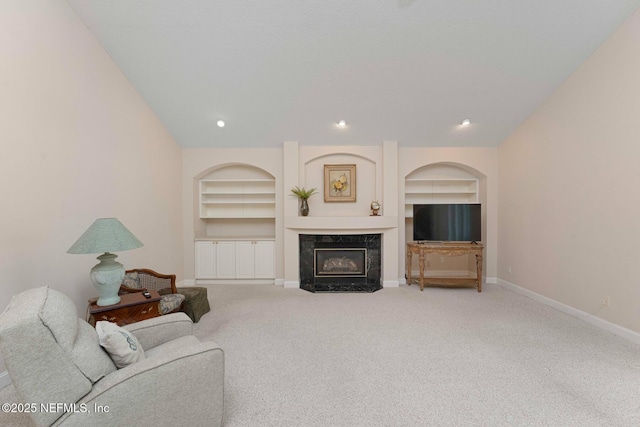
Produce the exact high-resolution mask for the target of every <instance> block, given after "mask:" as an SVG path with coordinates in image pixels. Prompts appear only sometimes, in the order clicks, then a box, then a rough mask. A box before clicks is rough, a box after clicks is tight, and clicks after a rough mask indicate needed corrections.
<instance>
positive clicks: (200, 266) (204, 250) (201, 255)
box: [196, 242, 216, 279]
mask: <svg viewBox="0 0 640 427" xmlns="http://www.w3.org/2000/svg"><path fill="white" fill-rule="evenodd" d="M214 243H215V242H196V279H214V278H215V277H216V246H215V245H214Z"/></svg>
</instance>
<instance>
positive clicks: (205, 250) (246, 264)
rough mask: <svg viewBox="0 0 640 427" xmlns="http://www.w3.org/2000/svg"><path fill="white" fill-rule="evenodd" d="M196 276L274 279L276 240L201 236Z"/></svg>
mask: <svg viewBox="0 0 640 427" xmlns="http://www.w3.org/2000/svg"><path fill="white" fill-rule="evenodd" d="M195 259H196V277H195V278H196V279H273V278H274V277H275V268H274V263H275V247H274V241H273V240H199V241H197V242H196V244H195Z"/></svg>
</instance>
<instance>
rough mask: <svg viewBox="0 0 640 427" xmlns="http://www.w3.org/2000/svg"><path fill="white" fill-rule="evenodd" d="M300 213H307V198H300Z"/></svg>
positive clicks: (305, 214) (304, 214)
mask: <svg viewBox="0 0 640 427" xmlns="http://www.w3.org/2000/svg"><path fill="white" fill-rule="evenodd" d="M300 215H302V216H307V215H309V203H308V202H307V199H300Z"/></svg>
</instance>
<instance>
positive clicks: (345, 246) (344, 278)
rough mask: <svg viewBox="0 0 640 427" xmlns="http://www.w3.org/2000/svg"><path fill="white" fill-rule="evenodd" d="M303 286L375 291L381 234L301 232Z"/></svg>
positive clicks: (378, 279)
mask: <svg viewBox="0 0 640 427" xmlns="http://www.w3.org/2000/svg"><path fill="white" fill-rule="evenodd" d="M299 238H300V287H301V288H302V289H304V290H307V291H309V292H375V291H377V290H379V289H382V285H381V267H380V266H381V259H382V257H381V240H382V238H381V235H380V234H355V235H353V234H349V235H316V234H300V236H299Z"/></svg>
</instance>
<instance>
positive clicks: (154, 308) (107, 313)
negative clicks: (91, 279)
mask: <svg viewBox="0 0 640 427" xmlns="http://www.w3.org/2000/svg"><path fill="white" fill-rule="evenodd" d="M149 293H150V294H151V298H145V297H144V296H142V292H132V293H130V294H123V295H120V302H119V303H117V304H113V305H103V306H100V305H97V304H96V303H95V300H97V298H93V299H91V300H89V318H88V319H87V321H88V322H89V324H91V326H95V325H96V322H98V321H100V320H107V321H109V322H113V323H116V324H117V325H118V326H123V325H128V324H129V323H135V322H139V321H141V320H145V319H151V318H152V317H158V316H160V311H159V309H158V304H159V303H160V294H159V293H158V291H149Z"/></svg>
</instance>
